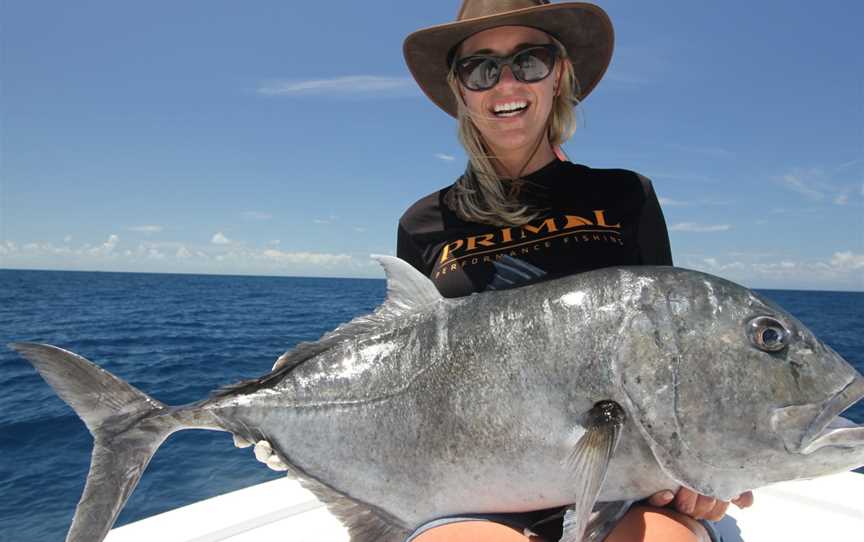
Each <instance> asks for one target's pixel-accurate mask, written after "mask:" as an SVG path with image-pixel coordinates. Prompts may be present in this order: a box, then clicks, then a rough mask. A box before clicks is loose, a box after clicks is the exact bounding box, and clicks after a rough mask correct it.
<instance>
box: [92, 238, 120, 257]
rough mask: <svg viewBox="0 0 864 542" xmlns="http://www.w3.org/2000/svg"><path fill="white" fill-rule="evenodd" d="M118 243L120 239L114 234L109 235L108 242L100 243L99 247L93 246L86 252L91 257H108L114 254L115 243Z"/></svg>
mask: <svg viewBox="0 0 864 542" xmlns="http://www.w3.org/2000/svg"><path fill="white" fill-rule="evenodd" d="M119 242H120V238H119V237H117V236H116V235H115V234H113V233H112V234H111V235H109V236H108V240H107V241H105V242H104V243H102V244H101V245H99V246H95V247H93V248H91V249H89V250H88V252H89V253H90V254H93V255H103V256H104V255H108V254H111V253H112V252H114V249H115V248H116V247H117V243H119Z"/></svg>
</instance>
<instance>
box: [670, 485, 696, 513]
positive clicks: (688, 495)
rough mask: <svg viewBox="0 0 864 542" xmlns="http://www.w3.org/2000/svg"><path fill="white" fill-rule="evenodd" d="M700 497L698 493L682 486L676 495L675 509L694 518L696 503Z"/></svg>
mask: <svg viewBox="0 0 864 542" xmlns="http://www.w3.org/2000/svg"><path fill="white" fill-rule="evenodd" d="M698 497H699V494H698V493H696V492H695V491H693V490H692V489H687V488H686V487H683V486H682V487H681V488H679V489H678V493H676V494H675V504H674V506H673V508H674V509H675V510H678V511H679V512H681V513H682V514H687V515H688V516H692V515H693V512H694V511H695V510H696V501H697V499H698Z"/></svg>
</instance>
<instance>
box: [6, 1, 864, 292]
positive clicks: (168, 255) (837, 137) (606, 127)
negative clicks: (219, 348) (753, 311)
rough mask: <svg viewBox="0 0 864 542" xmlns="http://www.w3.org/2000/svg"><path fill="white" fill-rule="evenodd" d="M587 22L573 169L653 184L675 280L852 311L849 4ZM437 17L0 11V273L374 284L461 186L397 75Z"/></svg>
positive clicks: (694, 10) (855, 136)
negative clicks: (795, 293) (839, 298)
mask: <svg viewBox="0 0 864 542" xmlns="http://www.w3.org/2000/svg"><path fill="white" fill-rule="evenodd" d="M597 3H598V5H600V6H601V7H603V8H604V9H605V10H606V11H607V13H608V14H609V16H610V18H611V19H612V22H613V24H614V26H615V32H616V48H615V54H614V57H613V60H612V64H611V66H610V68H609V70H608V72H607V74H606V76H605V78H604V79H603V80H602V81H601V82H600V84H599V85H598V87H597V88H596V89H595V90H594V92H593V93H592V94H591V96H589V97H588V99H587V100H585V102H584V103H583V104H582V106H581V107H580V110H579V112H578V113H579V117H580V123H579V128H578V129H577V132H576V135H575V136H574V137H573V139H572V140H571V141H569V142H568V143H567V144H566V145H565V147H564V150H565V152H566V153H567V154H568V156H569V157H570V159H571V160H572V161H574V162H577V163H581V164H586V165H589V166H593V167H600V168H604V167H614V168H626V169H631V170H634V171H638V172H640V173H642V174H644V175H646V176H648V177H650V178H651V179H652V180H653V182H654V186H655V189H656V191H657V194H658V196H659V197H660V201H661V205H662V207H663V211H664V214H665V217H666V221H667V224H668V227H669V231H670V239H671V244H672V252H673V258H674V260H675V263H676V265H678V266H681V267H687V268H691V269H699V270H703V271H707V272H709V273H712V274H715V275H719V276H722V277H725V278H729V279H731V280H734V281H736V282H739V283H741V284H744V285H746V286H750V287H756V288H801V289H820V290H858V291H861V290H864V38H862V33H861V31H860V29H861V28H862V27H864V3H862V2H859V1H857V0H836V1H832V2H828V3H825V4H820V6H819V7H818V9H817V7H816V4H814V3H813V2H809V1H808V2H805V1H798V0H783V1H779V0H771V1H761V0H760V1H759V2H753V1H752V0H749V1H743V0H741V1H739V0H730V1H728V2H693V1H692V0H691V1H683V0H681V1H679V0H674V1H664V2H662V3H660V2H645V1H644V0H626V1H625V0H620V1H603V2H597ZM458 5H459V2H458V1H457V0H446V1H444V0H436V1H434V2H428V1H417V0H399V1H384V0H380V1H370V2H357V1H356V0H352V1H347V0H345V1H341V0H330V1H328V2H291V1H273V0H261V1H252V0H250V1H248V2H234V1H230V2H229V1H219V0H208V1H204V0H190V1H186V2H176V1H166V0H149V1H148V2H115V1H109V0H99V1H95V0H94V1H86V0H80V1H76V2H63V1H60V0H55V1H45V0H26V1H25V0H6V1H3V2H0V84H2V86H0V267H2V268H19V269H65V270H104V271H143V272H182V273H220V274H256V275H305V276H309V275H312V276H348V277H381V276H383V274H382V273H381V271H380V270H379V269H378V268H377V265H376V264H374V263H373V262H372V261H371V260H370V259H369V255H370V254H393V253H394V252H395V238H396V224H397V220H398V218H399V216H400V215H401V214H402V212H403V211H404V210H405V209H406V208H407V207H408V206H409V205H410V204H411V203H413V202H414V201H415V200H417V199H419V198H420V197H422V196H424V195H426V194H428V193H431V192H434V191H436V190H438V189H440V188H442V187H444V186H446V185H448V184H451V183H452V182H453V181H454V180H455V179H456V178H457V177H458V176H459V174H460V173H461V172H462V171H463V170H464V167H465V163H466V157H465V154H464V152H463V151H462V149H461V147H460V145H459V143H458V141H457V139H456V133H455V121H454V120H453V119H451V118H450V117H449V116H447V115H446V114H444V113H443V112H442V111H440V110H439V109H437V108H436V107H435V106H434V105H433V104H432V103H431V102H430V101H429V100H428V99H426V98H425V97H424V95H423V94H422V92H421V91H420V90H419V89H418V88H417V86H416V84H415V83H414V82H413V80H412V79H411V76H410V74H409V72H408V70H407V68H406V67H405V64H404V61H403V59H402V42H403V40H404V38H405V36H406V35H407V34H409V33H410V32H412V31H414V30H416V29H419V28H422V27H426V26H431V25H434V24H440V23H445V22H448V21H451V20H453V19H454V17H455V14H456V12H457V10H458Z"/></svg>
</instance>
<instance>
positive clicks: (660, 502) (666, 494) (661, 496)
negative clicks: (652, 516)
mask: <svg viewBox="0 0 864 542" xmlns="http://www.w3.org/2000/svg"><path fill="white" fill-rule="evenodd" d="M674 499H675V494H674V493H672V492H671V491H668V490H667V491H658V492H657V493H655V494H653V495H651V496H650V497H649V498H648V504H650V505H651V506H656V507H658V508H663V507H664V506H666V505H667V504H669V503H670V502H672V501H673V500H674Z"/></svg>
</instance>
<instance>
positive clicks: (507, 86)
mask: <svg viewBox="0 0 864 542" xmlns="http://www.w3.org/2000/svg"><path fill="white" fill-rule="evenodd" d="M551 42H552V40H551V39H550V38H549V36H548V35H547V34H546V33H545V32H543V31H541V30H537V29H535V28H529V27H526V26H501V27H498V28H491V29H489V30H484V31H483V32H478V33H477V34H474V35H473V36H471V37H470V38H468V39H467V40H465V41H464V42H462V45H461V47H460V49H459V51H458V55H457V59H459V58H464V57H467V56H471V55H476V54H490V55H495V56H501V57H506V56H509V55H511V54H513V53H514V52H516V51H518V50H521V49H525V48H527V47H528V46H530V45H544V44H548V43H551ZM559 72H560V66H559V63H558V62H556V63H555V69H554V70H553V72H552V73H551V74H550V75H549V76H548V77H546V78H545V79H543V80H542V81H538V82H536V83H522V82H520V81H518V80H517V79H516V78H515V77H514V76H513V72H512V71H511V70H510V68H509V67H505V68H503V70H502V73H501V76H500V78H499V80H498V84H497V85H495V86H494V87H492V88H491V89H489V90H484V91H472V90H469V89H467V88H465V87H464V86H463V85H462V83H461V82H460V83H459V88H460V89H461V92H462V96H463V98H464V99H465V103H466V105H467V106H468V109H469V111H470V112H471V113H472V118H473V120H474V124H475V125H476V126H477V128H478V130H480V133H481V135H482V136H483V140H484V141H485V142H486V144H487V145H489V147H491V148H490V150H491V151H493V153H495V154H496V155H498V156H499V157H505V156H521V155H523V153H530V152H531V151H532V150H533V149H534V146H535V145H536V144H537V141H538V139H539V138H540V137H541V135H542V134H543V131H544V128H545V127H546V119H548V118H549V113H550V112H551V110H552V102H553V99H554V96H555V88H556V83H557V81H558V77H559ZM513 103H516V104H518V105H522V104H524V105H525V106H526V108H525V109H524V110H522V111H519V112H518V113H515V114H514V113H506V112H502V111H501V108H502V107H503V106H506V105H507V104H513ZM496 108H497V109H498V112H497V113H496Z"/></svg>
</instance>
